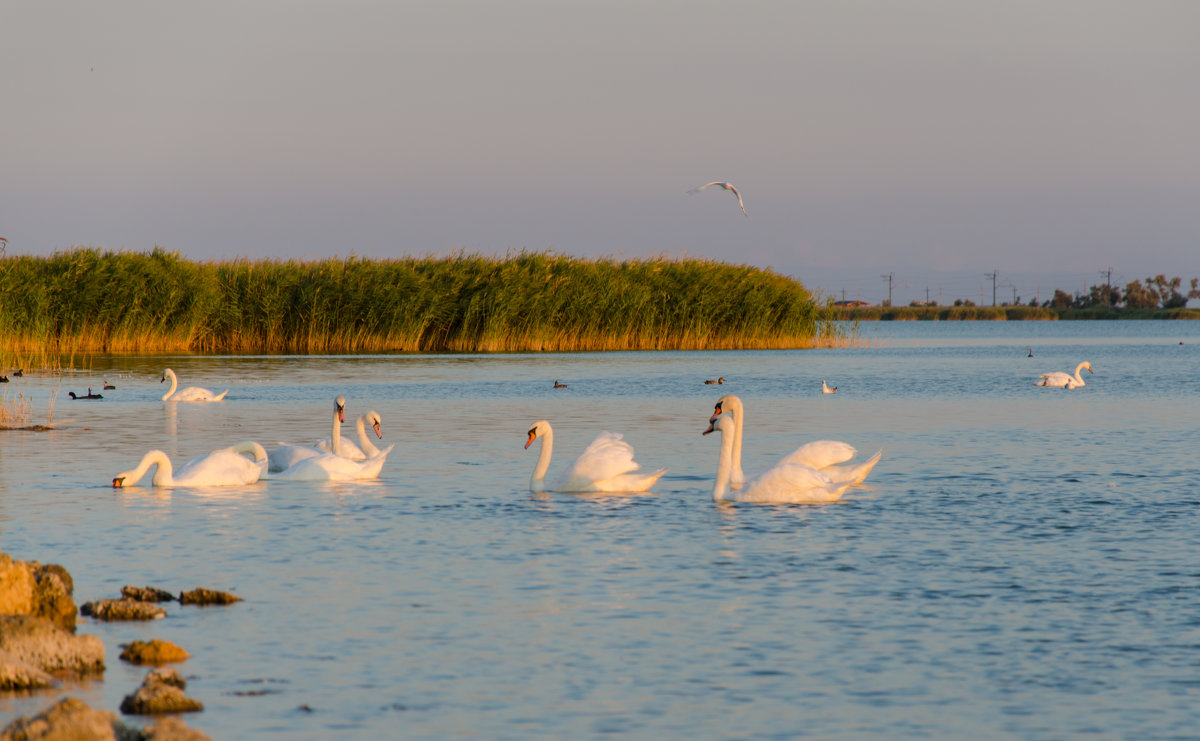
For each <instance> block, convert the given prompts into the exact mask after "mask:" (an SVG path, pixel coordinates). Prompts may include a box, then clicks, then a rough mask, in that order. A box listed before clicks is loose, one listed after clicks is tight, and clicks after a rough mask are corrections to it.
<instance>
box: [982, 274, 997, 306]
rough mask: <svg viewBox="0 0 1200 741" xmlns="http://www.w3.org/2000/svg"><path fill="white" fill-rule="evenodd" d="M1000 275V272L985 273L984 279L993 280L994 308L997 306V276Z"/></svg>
mask: <svg viewBox="0 0 1200 741" xmlns="http://www.w3.org/2000/svg"><path fill="white" fill-rule="evenodd" d="M998 275H1000V271H999V270H993V271H992V272H990V273H984V274H983V277H985V278H991V279H992V306H995V305H996V276H998Z"/></svg>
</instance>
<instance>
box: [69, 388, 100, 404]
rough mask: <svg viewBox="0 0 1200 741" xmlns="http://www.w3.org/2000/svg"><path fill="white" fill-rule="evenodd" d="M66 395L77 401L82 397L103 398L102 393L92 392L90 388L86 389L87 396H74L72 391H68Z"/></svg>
mask: <svg viewBox="0 0 1200 741" xmlns="http://www.w3.org/2000/svg"><path fill="white" fill-rule="evenodd" d="M67 396H69V397H71V398H72V399H74V400H76V401H79V400H82V399H103V398H104V395H103V394H93V393H92V390H91V388H89V389H88V392H87V396H76V395H75V392H74V391H68V392H67Z"/></svg>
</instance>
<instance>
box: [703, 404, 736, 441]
mask: <svg viewBox="0 0 1200 741" xmlns="http://www.w3.org/2000/svg"><path fill="white" fill-rule="evenodd" d="M718 406H720V404H719V403H718ZM733 425H734V422H733V417H730V416H729V415H728V414H721V413H719V412H718V413H717V414H714V415H713V416H712V419H710V420H708V429H707V430H705V431H704V432H701V433H700V434H701V435H707V434H709V433H710V432H720V433H721V434H722V435H724V434H725V433H726V432H732V431H733Z"/></svg>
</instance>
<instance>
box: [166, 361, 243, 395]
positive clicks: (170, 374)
mask: <svg viewBox="0 0 1200 741" xmlns="http://www.w3.org/2000/svg"><path fill="white" fill-rule="evenodd" d="M168 378H169V379H171V388H170V389H169V390H168V391H167V393H165V394H163V398H162V400H163V401H220V400H221V399H224V398H225V394H228V393H229V389H225V390H224V391H222V392H221V393H219V394H213V392H211V391H209V390H208V389H202V388H198V387H196V386H189V387H188V388H185V389H183V390H182V391H180V392H179V393H175V389H177V388H179V379H178V378H176V377H175V371H173V370H171V369H170V368H167V369H166V370H165V371H163V377H162V381H159V383H162V382H163V381H166V380H167V379H168Z"/></svg>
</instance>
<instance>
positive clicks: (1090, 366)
mask: <svg viewBox="0 0 1200 741" xmlns="http://www.w3.org/2000/svg"><path fill="white" fill-rule="evenodd" d="M1083 367H1084V368H1086V369H1087V372H1088V373H1091V372H1092V364H1091V363H1089V362H1087V361H1086V360H1085V361H1083Z"/></svg>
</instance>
